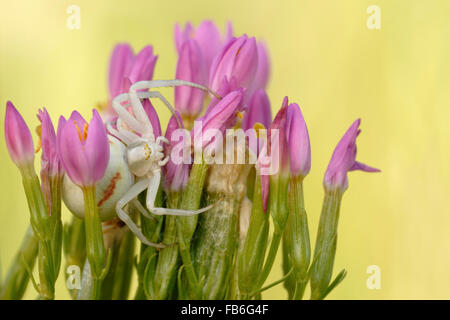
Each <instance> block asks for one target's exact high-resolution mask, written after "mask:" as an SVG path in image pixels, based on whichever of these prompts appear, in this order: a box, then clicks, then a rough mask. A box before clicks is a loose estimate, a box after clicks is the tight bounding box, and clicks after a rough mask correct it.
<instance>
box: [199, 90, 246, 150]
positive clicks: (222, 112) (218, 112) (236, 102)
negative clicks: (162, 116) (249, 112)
mask: <svg viewBox="0 0 450 320" xmlns="http://www.w3.org/2000/svg"><path fill="white" fill-rule="evenodd" d="M243 97H244V92H243V90H242V89H239V90H236V91H232V92H230V93H229V94H227V95H226V96H225V97H223V98H222V99H221V100H220V101H219V102H218V103H217V104H216V105H214V106H213V107H212V108H208V110H207V112H206V114H205V115H204V116H203V117H201V118H198V119H197V121H196V122H195V124H194V129H193V137H194V148H196V147H199V148H204V147H205V146H206V145H208V144H209V143H210V142H211V141H210V140H208V139H207V138H205V137H206V136H208V134H207V132H208V131H209V130H218V131H220V132H221V133H222V134H223V133H224V132H225V130H226V129H227V128H231V127H232V126H233V125H234V124H235V123H236V115H237V112H238V111H239V110H240V109H241V108H242V99H243Z"/></svg>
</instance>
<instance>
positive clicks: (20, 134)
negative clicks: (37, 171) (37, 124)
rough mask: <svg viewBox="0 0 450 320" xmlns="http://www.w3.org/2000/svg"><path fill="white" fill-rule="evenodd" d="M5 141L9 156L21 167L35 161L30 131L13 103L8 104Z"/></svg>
mask: <svg viewBox="0 0 450 320" xmlns="http://www.w3.org/2000/svg"><path fill="white" fill-rule="evenodd" d="M5 139H6V147H7V148H8V152H9V155H10V156H11V159H12V161H14V163H15V164H16V166H18V167H21V166H23V165H25V164H27V163H30V162H33V160H34V145H33V139H32V138H31V133H30V129H28V126H27V124H26V123H25V121H24V120H23V118H22V116H21V115H20V113H19V111H17V109H16V108H15V107H14V105H13V104H12V102H11V101H8V102H7V103H6V113H5Z"/></svg>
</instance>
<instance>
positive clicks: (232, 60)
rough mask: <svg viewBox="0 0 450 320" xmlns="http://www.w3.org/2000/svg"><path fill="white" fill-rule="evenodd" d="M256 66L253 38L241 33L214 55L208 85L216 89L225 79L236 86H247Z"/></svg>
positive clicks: (256, 56)
mask: <svg viewBox="0 0 450 320" xmlns="http://www.w3.org/2000/svg"><path fill="white" fill-rule="evenodd" d="M257 67H258V50H257V46H256V40H255V38H248V37H247V36H246V35H243V36H241V37H239V38H235V39H233V40H231V41H230V42H229V43H228V44H227V45H225V47H224V48H223V49H222V51H221V52H220V53H219V54H218V55H217V56H216V58H215V59H214V62H213V64H212V66H211V71H210V76H209V85H210V88H211V89H212V90H213V91H218V90H219V89H220V86H221V84H222V82H223V79H226V80H227V81H228V82H231V81H233V79H234V81H235V82H236V84H237V86H238V87H243V88H249V87H250V85H251V84H252V81H253V80H254V78H255V74H256V69H257Z"/></svg>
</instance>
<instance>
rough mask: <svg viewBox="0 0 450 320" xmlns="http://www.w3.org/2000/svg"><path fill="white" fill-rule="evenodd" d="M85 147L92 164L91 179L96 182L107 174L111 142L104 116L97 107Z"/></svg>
mask: <svg viewBox="0 0 450 320" xmlns="http://www.w3.org/2000/svg"><path fill="white" fill-rule="evenodd" d="M84 148H85V153H86V158H87V161H88V163H89V166H91V179H92V180H93V181H94V183H96V182H98V181H100V180H101V179H102V178H103V176H104V175H105V171H106V167H107V165H108V161H109V142H108V137H107V135H106V130H105V126H104V124H103V121H102V118H101V117H100V115H99V114H98V112H97V110H95V109H94V110H93V111H92V120H91V122H90V124H89V130H88V135H87V138H86V143H85V145H84Z"/></svg>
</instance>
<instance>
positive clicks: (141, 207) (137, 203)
mask: <svg viewBox="0 0 450 320" xmlns="http://www.w3.org/2000/svg"><path fill="white" fill-rule="evenodd" d="M132 202H133V204H134V206H135V207H136V209H138V211H139V212H140V213H142V215H143V216H144V217H146V218H147V219H150V220H153V221H155V222H157V221H156V219H155V218H154V217H152V216H151V215H150V214H149V213H148V211H147V209H145V208H144V206H143V205H142V204H141V203H140V202H139V200H138V199H133V200H132Z"/></svg>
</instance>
